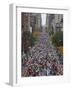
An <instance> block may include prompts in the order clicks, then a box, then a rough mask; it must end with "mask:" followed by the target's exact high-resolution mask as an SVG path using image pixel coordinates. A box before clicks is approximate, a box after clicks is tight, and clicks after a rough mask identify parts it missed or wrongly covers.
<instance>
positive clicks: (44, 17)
mask: <svg viewBox="0 0 72 90" xmlns="http://www.w3.org/2000/svg"><path fill="white" fill-rule="evenodd" d="M41 18H42V25H43V26H44V25H45V24H46V14H41Z"/></svg>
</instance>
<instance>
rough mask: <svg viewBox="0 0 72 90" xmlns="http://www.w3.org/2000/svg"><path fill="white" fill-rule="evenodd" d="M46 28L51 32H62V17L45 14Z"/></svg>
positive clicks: (60, 15)
mask: <svg viewBox="0 0 72 90" xmlns="http://www.w3.org/2000/svg"><path fill="white" fill-rule="evenodd" d="M46 27H47V29H49V30H53V32H57V31H62V30H63V15H62V14H47V17H46Z"/></svg>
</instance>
